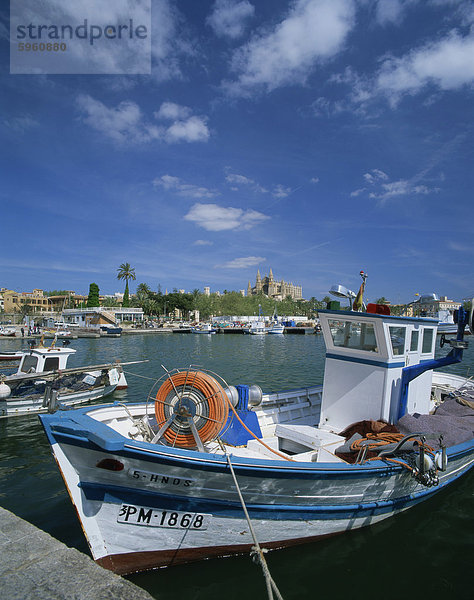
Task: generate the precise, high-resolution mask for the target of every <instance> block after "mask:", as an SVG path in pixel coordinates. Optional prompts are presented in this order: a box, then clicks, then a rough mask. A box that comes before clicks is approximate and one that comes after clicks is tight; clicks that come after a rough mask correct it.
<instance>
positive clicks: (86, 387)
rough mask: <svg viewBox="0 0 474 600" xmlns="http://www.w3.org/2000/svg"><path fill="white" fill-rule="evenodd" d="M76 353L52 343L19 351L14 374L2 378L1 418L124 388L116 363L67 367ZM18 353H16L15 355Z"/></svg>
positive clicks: (102, 395) (58, 405) (122, 377)
mask: <svg viewBox="0 0 474 600" xmlns="http://www.w3.org/2000/svg"><path fill="white" fill-rule="evenodd" d="M75 352H76V350H74V349H73V348H68V347H58V348H56V347H55V345H54V343H53V344H52V345H51V346H49V347H45V346H43V344H42V342H40V345H39V346H37V347H36V348H31V349H30V350H25V351H22V352H21V356H20V364H19V366H18V370H17V371H16V373H15V374H13V375H10V376H7V377H5V378H4V380H3V382H2V385H3V386H4V387H3V388H2V389H3V392H0V417H8V416H13V415H22V414H31V413H40V412H46V411H48V410H52V409H54V408H56V409H57V408H58V407H60V406H73V405H75V404H83V403H84V402H89V401H91V400H98V399H100V398H103V397H104V396H107V395H108V394H111V393H112V392H113V391H114V390H115V389H124V388H126V387H127V382H126V379H125V375H124V374H123V369H122V366H121V365H120V364H119V363H115V364H104V365H89V366H84V367H78V368H66V367H67V361H68V359H69V357H70V356H72V355H73V354H75ZM15 354H18V353H15Z"/></svg>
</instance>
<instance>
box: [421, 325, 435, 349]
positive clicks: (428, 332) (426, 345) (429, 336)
mask: <svg viewBox="0 0 474 600" xmlns="http://www.w3.org/2000/svg"><path fill="white" fill-rule="evenodd" d="M433 332H434V330H433V329H424V330H423V342H422V345H421V352H422V354H430V353H431V351H432V349H433Z"/></svg>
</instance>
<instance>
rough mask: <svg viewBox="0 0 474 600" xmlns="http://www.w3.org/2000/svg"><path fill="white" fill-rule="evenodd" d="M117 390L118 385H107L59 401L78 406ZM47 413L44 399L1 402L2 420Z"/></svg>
mask: <svg viewBox="0 0 474 600" xmlns="http://www.w3.org/2000/svg"><path fill="white" fill-rule="evenodd" d="M116 388H117V386H116V385H107V386H101V387H98V388H95V389H93V390H90V391H83V392H75V393H65V394H58V396H57V400H58V402H59V403H61V405H63V406H76V405H78V404H85V403H86V402H92V401H93V400H100V398H105V397H106V396H108V395H109V394H111V393H112V392H113V391H114V390H115V389H116ZM46 412H48V408H47V407H44V406H43V397H39V398H38V397H34V398H28V397H26V398H7V399H5V400H0V418H1V417H14V416H21V415H27V414H39V413H46Z"/></svg>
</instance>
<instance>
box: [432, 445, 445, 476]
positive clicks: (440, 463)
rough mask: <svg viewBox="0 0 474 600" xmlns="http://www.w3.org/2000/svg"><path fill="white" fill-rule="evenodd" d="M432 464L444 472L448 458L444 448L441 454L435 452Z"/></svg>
mask: <svg viewBox="0 0 474 600" xmlns="http://www.w3.org/2000/svg"><path fill="white" fill-rule="evenodd" d="M434 463H435V465H436V468H437V469H438V470H439V471H446V469H447V467H448V457H447V455H446V449H445V448H444V449H443V450H442V451H441V452H436V454H435V457H434Z"/></svg>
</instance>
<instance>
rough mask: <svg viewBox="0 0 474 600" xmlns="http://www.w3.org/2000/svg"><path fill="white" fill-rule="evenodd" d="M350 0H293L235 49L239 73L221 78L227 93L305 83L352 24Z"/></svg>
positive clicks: (234, 65)
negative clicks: (272, 23)
mask: <svg viewBox="0 0 474 600" xmlns="http://www.w3.org/2000/svg"><path fill="white" fill-rule="evenodd" d="M354 14H355V10H354V2H353V1H352V0H297V1H296V2H295V3H294V4H293V5H292V6H291V8H290V10H289V13H288V16H287V18H286V19H284V20H283V21H281V23H279V24H278V25H277V26H276V27H275V28H274V30H273V31H271V32H270V33H267V32H265V33H263V34H261V35H257V36H255V37H254V38H253V39H252V40H251V41H250V42H249V43H248V44H246V45H245V46H243V47H241V48H239V49H238V50H237V51H236V53H235V54H234V57H233V60H232V68H233V70H234V71H235V72H236V73H237V75H238V77H237V80H236V81H235V82H226V83H225V84H224V87H225V88H226V89H227V90H228V91H229V93H232V94H236V95H246V94H248V93H249V92H251V91H252V90H254V89H255V88H264V89H266V90H268V91H271V90H273V89H275V88H278V87H281V86H283V85H288V84H295V83H300V84H301V83H304V82H305V80H306V79H307V77H308V76H309V74H310V73H311V71H312V70H313V69H314V67H315V66H316V64H317V63H318V62H324V61H327V60H328V59H330V58H332V57H333V56H335V55H336V54H337V53H338V52H339V51H340V50H341V49H342V47H343V45H344V42H345V40H346V37H347V34H348V33H349V31H350V30H351V28H352V27H353V26H354V24H355V18H354Z"/></svg>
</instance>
